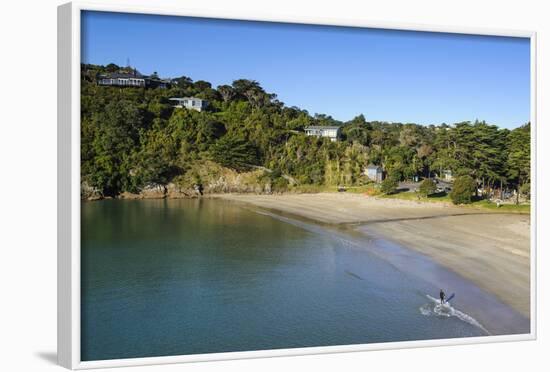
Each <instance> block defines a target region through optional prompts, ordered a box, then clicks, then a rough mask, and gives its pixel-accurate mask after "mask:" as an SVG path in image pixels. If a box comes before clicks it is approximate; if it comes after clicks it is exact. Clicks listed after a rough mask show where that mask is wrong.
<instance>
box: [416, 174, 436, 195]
mask: <svg viewBox="0 0 550 372" xmlns="http://www.w3.org/2000/svg"><path fill="white" fill-rule="evenodd" d="M436 190H437V186H436V184H435V182H434V181H433V180H431V179H429V178H426V179H425V180H424V181H422V183H421V184H420V187H419V188H418V192H420V194H421V195H422V196H428V195H431V194H433V193H434V192H435V191H436Z"/></svg>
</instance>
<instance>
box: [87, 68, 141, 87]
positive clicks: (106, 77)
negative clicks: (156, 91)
mask: <svg viewBox="0 0 550 372" xmlns="http://www.w3.org/2000/svg"><path fill="white" fill-rule="evenodd" d="M97 84H98V85H106V86H117V87H145V76H143V75H141V74H140V73H139V72H137V71H136V70H134V71H133V72H113V73H110V74H103V75H100V76H99V77H98V79H97Z"/></svg>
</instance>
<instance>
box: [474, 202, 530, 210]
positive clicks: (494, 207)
mask: <svg viewBox="0 0 550 372" xmlns="http://www.w3.org/2000/svg"><path fill="white" fill-rule="evenodd" d="M467 206H468V207H474V208H482V209H489V210H492V211H495V212H503V213H531V204H519V205H516V204H501V205H500V207H497V205H496V203H493V202H490V201H489V200H478V201H475V202H473V203H472V204H469V205H467Z"/></svg>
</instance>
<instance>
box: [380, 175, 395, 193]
mask: <svg viewBox="0 0 550 372" xmlns="http://www.w3.org/2000/svg"><path fill="white" fill-rule="evenodd" d="M398 184H399V183H398V182H397V179H396V178H395V177H387V178H386V179H385V180H384V181H382V184H381V185H380V186H381V187H380V191H382V192H383V193H384V194H393V193H394V192H395V191H396V190H397V186H398Z"/></svg>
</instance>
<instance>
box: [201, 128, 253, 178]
mask: <svg viewBox="0 0 550 372" xmlns="http://www.w3.org/2000/svg"><path fill="white" fill-rule="evenodd" d="M210 153H211V155H212V159H213V160H214V161H215V162H217V163H219V164H221V165H223V166H224V167H228V168H232V169H235V170H236V171H239V172H243V171H247V170H250V169H251V168H252V167H253V166H255V165H258V164H259V159H258V150H257V148H255V147H254V146H253V145H252V144H250V143H249V142H248V141H246V140H244V139H241V138H237V137H234V136H230V135H226V136H223V137H222V138H221V139H220V140H218V141H217V142H216V143H215V144H214V145H213V146H212V147H211V149H210Z"/></svg>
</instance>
